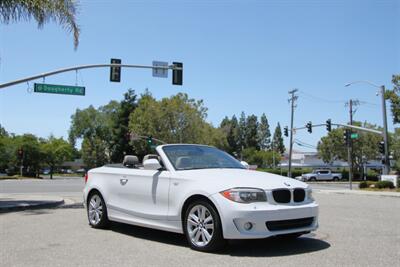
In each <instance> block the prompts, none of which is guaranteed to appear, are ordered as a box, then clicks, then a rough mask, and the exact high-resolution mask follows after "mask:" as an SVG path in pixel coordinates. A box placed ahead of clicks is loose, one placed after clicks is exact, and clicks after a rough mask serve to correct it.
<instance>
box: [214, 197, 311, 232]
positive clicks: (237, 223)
mask: <svg viewBox="0 0 400 267" xmlns="http://www.w3.org/2000/svg"><path fill="white" fill-rule="evenodd" d="M211 198H212V200H213V202H214V203H215V204H216V206H217V209H218V211H219V214H220V217H221V223H222V230H223V235H224V238H226V239H256V238H266V237H270V236H276V235H283V234H290V233H301V232H310V231H314V230H316V229H317V228H318V204H317V203H315V201H313V202H306V203H301V204H293V203H292V204H270V203H267V202H257V203H250V204H242V203H236V202H232V201H230V200H228V199H226V198H224V197H223V196H222V195H220V194H219V193H218V194H214V195H212V196H211ZM305 218H307V219H305ZM297 219H304V220H297ZM277 221H279V222H277ZM304 221H307V223H304ZM267 222H273V223H270V224H274V225H275V226H276V225H278V227H274V228H273V229H271V227H270V229H269V228H268V227H267ZM246 223H251V225H252V227H251V229H248V230H246V229H245V224H246ZM247 226H248V225H247ZM279 226H281V227H279Z"/></svg>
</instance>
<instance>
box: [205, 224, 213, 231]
mask: <svg viewBox="0 0 400 267" xmlns="http://www.w3.org/2000/svg"><path fill="white" fill-rule="evenodd" d="M204 227H205V228H206V229H207V230H214V224H212V223H210V224H206V225H204Z"/></svg>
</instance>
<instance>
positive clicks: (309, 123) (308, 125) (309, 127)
mask: <svg viewBox="0 0 400 267" xmlns="http://www.w3.org/2000/svg"><path fill="white" fill-rule="evenodd" d="M306 128H307V132H309V133H312V122H311V121H309V122H308V123H307V125H306Z"/></svg>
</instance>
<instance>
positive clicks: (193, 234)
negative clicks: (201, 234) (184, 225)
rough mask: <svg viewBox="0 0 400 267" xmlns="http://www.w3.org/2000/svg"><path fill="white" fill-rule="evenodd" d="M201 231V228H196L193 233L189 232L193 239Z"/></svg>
mask: <svg viewBox="0 0 400 267" xmlns="http://www.w3.org/2000/svg"><path fill="white" fill-rule="evenodd" d="M198 231H199V228H197V227H196V228H194V229H193V231H191V232H189V235H190V237H191V238H192V239H193V238H194V236H195V235H196V233H197V232H198Z"/></svg>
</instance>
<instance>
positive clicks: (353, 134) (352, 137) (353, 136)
mask: <svg viewBox="0 0 400 267" xmlns="http://www.w3.org/2000/svg"><path fill="white" fill-rule="evenodd" d="M350 137H351V139H357V138H358V133H352V134H351V136H350Z"/></svg>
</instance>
